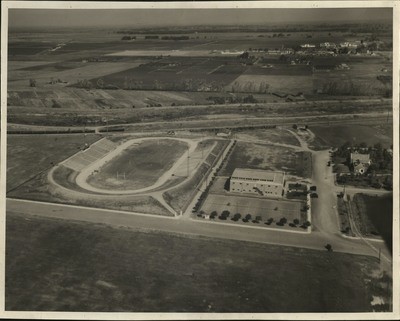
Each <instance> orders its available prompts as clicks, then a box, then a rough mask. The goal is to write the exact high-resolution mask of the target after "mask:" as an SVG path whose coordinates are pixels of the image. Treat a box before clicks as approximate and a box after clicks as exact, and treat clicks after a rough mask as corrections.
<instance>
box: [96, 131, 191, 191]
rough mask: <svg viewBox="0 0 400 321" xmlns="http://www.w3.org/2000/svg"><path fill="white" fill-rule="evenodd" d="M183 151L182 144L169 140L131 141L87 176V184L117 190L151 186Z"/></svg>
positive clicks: (184, 145) (183, 146)
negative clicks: (96, 171)
mask: <svg viewBox="0 0 400 321" xmlns="http://www.w3.org/2000/svg"><path fill="white" fill-rule="evenodd" d="M186 150H187V145H186V144H185V143H183V142H180V141H177V140H172V139H159V140H156V141H152V140H151V141H143V142H141V143H140V144H139V145H136V144H133V145H131V146H129V147H128V148H127V149H125V150H123V151H122V152H121V154H119V155H118V156H116V157H115V158H114V159H113V160H111V161H110V162H108V163H107V164H105V165H103V166H102V167H101V168H100V169H99V172H98V173H95V174H93V175H91V176H89V179H88V183H89V184H91V185H93V186H95V187H98V188H108V189H116V190H124V189H139V188H144V187H148V186H151V185H153V184H154V183H155V182H156V181H157V179H158V178H159V177H161V176H162V175H163V174H164V173H165V172H166V171H167V170H168V169H169V168H171V167H172V165H173V164H174V163H175V161H176V160H177V159H179V158H180V157H181V156H182V155H183V153H184V152H185V151H186ZM117 175H118V177H117Z"/></svg>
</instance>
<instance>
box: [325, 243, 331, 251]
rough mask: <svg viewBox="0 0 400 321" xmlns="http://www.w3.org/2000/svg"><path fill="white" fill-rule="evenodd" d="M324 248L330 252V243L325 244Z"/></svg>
mask: <svg viewBox="0 0 400 321" xmlns="http://www.w3.org/2000/svg"><path fill="white" fill-rule="evenodd" d="M325 248H326V249H327V250H328V252H332V251H333V249H332V245H330V244H329V243H328V244H326V245H325Z"/></svg>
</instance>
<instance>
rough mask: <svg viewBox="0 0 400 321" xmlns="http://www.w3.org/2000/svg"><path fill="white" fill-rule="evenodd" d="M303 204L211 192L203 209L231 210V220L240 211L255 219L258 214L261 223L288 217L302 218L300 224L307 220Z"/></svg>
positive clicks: (219, 212) (209, 211) (211, 210)
mask: <svg viewBox="0 0 400 321" xmlns="http://www.w3.org/2000/svg"><path fill="white" fill-rule="evenodd" d="M303 205H304V204H302V202H300V201H299V202H297V201H285V200H273V199H266V198H258V197H254V196H246V195H242V194H230V195H220V194H209V195H208V196H207V199H206V200H205V201H204V204H203V206H202V208H201V210H203V211H204V212H205V213H207V214H211V213H212V212H213V211H216V212H217V213H218V215H220V214H221V213H222V212H223V211H229V212H230V217H229V218H228V220H229V222H230V218H232V217H233V216H234V215H235V214H236V213H239V214H241V215H242V217H245V216H246V215H247V214H250V215H251V217H252V219H255V218H256V216H261V218H262V220H261V223H264V222H266V221H267V220H268V219H271V218H273V219H274V221H275V222H277V221H279V220H280V219H281V218H286V219H287V221H288V222H289V223H291V222H293V220H294V219H298V220H300V224H302V223H304V222H305V221H306V220H307V218H306V217H305V215H301V209H302V207H303ZM273 224H275V223H273Z"/></svg>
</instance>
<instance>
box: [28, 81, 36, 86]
mask: <svg viewBox="0 0 400 321" xmlns="http://www.w3.org/2000/svg"><path fill="white" fill-rule="evenodd" d="M29 86H30V87H36V80H35V79H29Z"/></svg>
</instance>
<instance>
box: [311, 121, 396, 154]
mask: <svg viewBox="0 0 400 321" xmlns="http://www.w3.org/2000/svg"><path fill="white" fill-rule="evenodd" d="M309 129H310V130H311V131H312V132H313V133H314V134H315V135H316V138H317V139H319V140H320V143H322V144H325V145H326V146H328V147H330V146H333V147H339V146H342V145H343V144H344V143H345V142H350V143H353V144H360V143H362V142H364V143H366V144H367V145H368V146H370V145H374V144H376V143H381V144H382V146H383V147H384V148H389V147H390V145H392V144H393V137H392V135H393V134H392V132H393V126H392V123H389V124H380V125H377V124H372V125H357V124H352V125H336V124H335V125H328V126H318V125H311V126H309Z"/></svg>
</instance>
